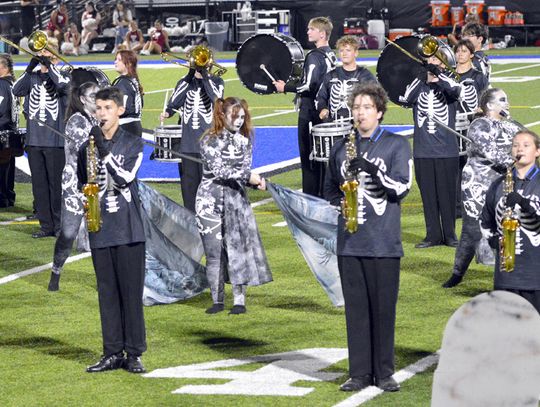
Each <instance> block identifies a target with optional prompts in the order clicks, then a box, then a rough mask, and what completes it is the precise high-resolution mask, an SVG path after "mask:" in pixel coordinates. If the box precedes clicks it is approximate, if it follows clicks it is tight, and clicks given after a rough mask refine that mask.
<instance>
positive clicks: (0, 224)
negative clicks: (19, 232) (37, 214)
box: [0, 216, 27, 226]
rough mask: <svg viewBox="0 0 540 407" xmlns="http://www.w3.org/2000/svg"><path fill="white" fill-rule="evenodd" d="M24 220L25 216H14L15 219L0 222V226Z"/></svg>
mask: <svg viewBox="0 0 540 407" xmlns="http://www.w3.org/2000/svg"><path fill="white" fill-rule="evenodd" d="M25 220H27V219H26V216H22V217H20V218H15V219H11V220H5V221H3V222H0V226H8V225H11V224H12V223H17V222H22V221H25Z"/></svg>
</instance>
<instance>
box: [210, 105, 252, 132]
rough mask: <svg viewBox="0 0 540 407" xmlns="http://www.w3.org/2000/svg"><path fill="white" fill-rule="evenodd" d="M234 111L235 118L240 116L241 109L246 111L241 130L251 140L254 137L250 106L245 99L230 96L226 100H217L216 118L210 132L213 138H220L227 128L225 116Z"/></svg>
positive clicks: (215, 106)
mask: <svg viewBox="0 0 540 407" xmlns="http://www.w3.org/2000/svg"><path fill="white" fill-rule="evenodd" d="M230 109H232V115H233V118H235V117H236V116H237V115H238V112H239V111H240V109H244V113H245V118H244V124H243V125H242V127H241V128H240V133H241V134H243V135H244V136H245V137H248V138H251V137H252V135H253V125H252V124H251V115H250V114H249V108H248V104H247V102H246V101H245V100H244V99H240V98H236V97H232V96H229V97H228V98H226V99H221V98H219V99H217V100H216V102H215V103H214V113H213V114H214V117H213V120H212V127H211V128H210V130H209V131H208V134H209V135H210V136H211V137H218V136H219V135H220V134H221V132H222V131H223V129H224V128H225V116H226V115H227V113H228V112H229V111H230Z"/></svg>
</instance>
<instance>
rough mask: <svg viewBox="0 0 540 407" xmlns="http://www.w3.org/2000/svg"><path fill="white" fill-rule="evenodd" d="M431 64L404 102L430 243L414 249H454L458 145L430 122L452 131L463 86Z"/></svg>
mask: <svg viewBox="0 0 540 407" xmlns="http://www.w3.org/2000/svg"><path fill="white" fill-rule="evenodd" d="M450 52H451V51H450ZM427 62H428V64H427V68H426V70H425V71H422V72H420V73H419V76H418V77H417V78H415V79H414V80H413V81H412V82H411V83H410V84H409V85H408V86H407V89H406V91H405V95H403V96H400V99H401V100H402V101H403V102H405V103H407V104H408V105H412V106H413V118H414V139H413V154H414V170H415V175H416V182H417V183H418V187H419V189H420V195H421V197H422V204H423V207H424V220H425V223H426V237H425V238H424V240H422V241H421V242H420V243H418V244H416V246H415V247H416V248H418V249H423V248H427V247H432V246H438V245H441V244H445V245H447V246H450V247H456V246H457V243H458V241H457V237H456V232H455V223H456V199H457V198H456V189H457V176H458V170H459V159H458V156H459V152H458V144H457V140H456V136H455V135H454V134H453V133H451V132H450V131H448V130H447V129H445V128H444V127H442V126H439V125H437V123H436V122H435V121H434V120H432V117H433V118H435V119H438V120H439V121H441V122H443V123H444V124H445V125H447V126H448V127H450V128H454V123H455V119H456V108H457V106H456V105H457V103H456V102H457V100H458V98H459V95H460V92H461V86H460V85H459V83H457V82H456V81H455V80H454V79H453V78H452V77H451V76H449V73H448V72H446V70H444V65H443V63H442V62H441V61H440V60H439V58H437V57H436V56H431V57H430V58H429V59H428V60H427Z"/></svg>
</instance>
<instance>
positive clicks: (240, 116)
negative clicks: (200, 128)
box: [225, 108, 246, 133]
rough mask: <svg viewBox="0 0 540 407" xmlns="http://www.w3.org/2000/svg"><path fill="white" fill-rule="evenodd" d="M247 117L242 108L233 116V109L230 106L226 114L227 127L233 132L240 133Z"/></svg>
mask: <svg viewBox="0 0 540 407" xmlns="http://www.w3.org/2000/svg"><path fill="white" fill-rule="evenodd" d="M245 119H246V112H245V111H244V109H242V108H240V110H239V111H238V113H237V114H236V115H235V116H234V117H233V109H232V108H230V109H229V111H228V112H227V114H225V127H226V128H227V130H229V131H230V132H232V133H238V132H239V131H240V129H241V128H242V126H243V125H244V121H245Z"/></svg>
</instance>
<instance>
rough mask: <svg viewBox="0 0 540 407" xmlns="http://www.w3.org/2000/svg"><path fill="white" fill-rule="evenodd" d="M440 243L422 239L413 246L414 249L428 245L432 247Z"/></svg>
mask: <svg viewBox="0 0 540 407" xmlns="http://www.w3.org/2000/svg"><path fill="white" fill-rule="evenodd" d="M440 245H441V243H440V242H439V243H438V242H431V241H429V240H425V239H424V240H422V241H421V242H420V243H417V244H415V245H414V247H415V248H416V249H427V248H428V247H433V246H440Z"/></svg>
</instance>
